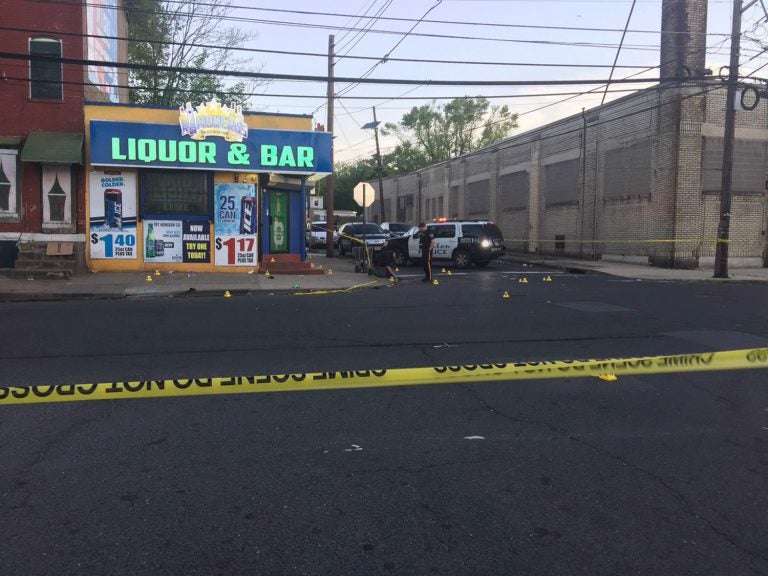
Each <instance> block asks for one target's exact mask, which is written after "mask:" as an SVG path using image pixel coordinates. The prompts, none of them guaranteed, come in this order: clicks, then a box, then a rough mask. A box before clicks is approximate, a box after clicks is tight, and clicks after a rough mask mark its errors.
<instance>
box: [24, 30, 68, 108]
mask: <svg viewBox="0 0 768 576" xmlns="http://www.w3.org/2000/svg"><path fill="white" fill-rule="evenodd" d="M29 55H30V56H46V57H49V58H61V40H54V39H53V38H30V39H29ZM62 74H63V70H62V64H61V62H58V61H49V60H37V59H34V60H30V62H29V96H30V98H40V99H45V100H63V99H64V91H63V87H62V83H61V81H62Z"/></svg>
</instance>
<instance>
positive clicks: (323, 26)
mask: <svg viewBox="0 0 768 576" xmlns="http://www.w3.org/2000/svg"><path fill="white" fill-rule="evenodd" d="M36 1H38V2H47V3H51V2H53V1H54V0H36ZM55 3H56V4H68V5H75V6H97V7H102V8H105V9H113V10H118V9H121V8H115V7H112V6H107V5H103V4H96V3H90V2H71V1H70V2H67V1H65V0H55ZM133 11H134V12H137V13H150V14H160V13H161V12H159V11H157V10H140V9H134V10H133ZM217 19H219V20H222V21H235V22H248V23H253V24H265V25H270V26H272V25H273V26H289V27H300V28H310V29H321V30H334V31H336V30H360V29H359V28H351V27H343V26H342V27H340V26H333V25H328V24H313V23H305V22H290V21H285V20H267V19H263V18H243V17H234V16H221V17H218V18H217ZM363 30H366V29H363ZM368 32H371V33H374V34H386V35H395V36H400V35H402V34H403V32H402V31H398V30H382V29H370V30H368ZM410 35H411V36H418V37H420V38H441V39H449V40H475V41H485V42H502V43H513V44H537V45H553V46H570V47H574V48H605V49H614V48H616V47H617V45H616V44H609V43H598V42H565V41H556V40H528V39H520V38H498V37H491V36H467V35H456V34H436V33H427V32H412V33H411V34H410ZM625 48H626V49H627V50H638V51H656V50H658V47H657V46H656V45H655V44H632V45H627V46H625Z"/></svg>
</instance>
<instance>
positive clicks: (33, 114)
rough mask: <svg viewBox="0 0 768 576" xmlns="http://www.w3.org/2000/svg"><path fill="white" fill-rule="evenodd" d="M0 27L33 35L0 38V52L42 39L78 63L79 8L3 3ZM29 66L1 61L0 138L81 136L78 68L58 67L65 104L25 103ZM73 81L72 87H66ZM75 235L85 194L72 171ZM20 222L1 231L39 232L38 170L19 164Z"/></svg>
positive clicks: (25, 48) (20, 0)
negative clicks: (55, 43) (59, 44)
mask: <svg viewBox="0 0 768 576" xmlns="http://www.w3.org/2000/svg"><path fill="white" fill-rule="evenodd" d="M3 4H4V6H3V15H4V17H3V26H8V27H13V28H23V29H29V30H36V31H37V32H11V31H6V30H4V31H2V33H0V51H2V52H13V53H18V54H28V53H29V39H30V37H47V38H54V39H59V40H61V42H62V55H63V56H64V57H65V58H83V57H84V46H85V44H84V41H83V38H82V37H80V36H73V35H72V34H83V32H84V30H83V12H82V10H83V8H82V6H80V5H78V4H76V3H62V4H58V3H56V2H30V1H27V0H5V1H4V2H3ZM63 33H66V34H63ZM28 78H29V62H28V61H25V60H12V59H0V110H2V123H1V124H0V136H3V137H8V136H11V137H13V136H15V137H20V138H21V139H22V143H23V141H24V139H25V138H26V136H27V134H28V133H29V132H31V131H34V130H45V131H50V132H56V131H61V132H82V131H83V123H84V122H83V86H82V83H83V78H84V75H83V70H82V67H81V66H77V65H71V64H65V65H64V67H63V78H64V82H65V84H64V87H63V92H64V99H63V100H62V101H50V100H32V99H30V98H29V81H28ZM67 82H72V84H67ZM76 172H77V173H76V186H77V196H76V198H77V200H76V202H77V231H78V232H82V231H83V230H84V226H83V224H84V220H85V207H84V206H85V194H84V185H83V172H82V169H80V168H79V167H78V170H77V171H76ZM20 173H21V196H22V198H21V223H18V224H17V223H0V232H40V231H41V222H42V215H41V201H42V199H41V191H40V187H41V182H40V176H41V170H40V166H39V165H38V164H30V163H21V167H20Z"/></svg>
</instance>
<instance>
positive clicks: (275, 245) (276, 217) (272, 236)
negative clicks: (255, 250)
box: [269, 189, 290, 254]
mask: <svg viewBox="0 0 768 576" xmlns="http://www.w3.org/2000/svg"><path fill="white" fill-rule="evenodd" d="M288 211H289V203H288V192H285V191H283V190H274V189H273V190H269V252H270V254H285V253H287V252H288V237H289V234H288V233H289V230H288V223H289V222H290V219H289V214H288Z"/></svg>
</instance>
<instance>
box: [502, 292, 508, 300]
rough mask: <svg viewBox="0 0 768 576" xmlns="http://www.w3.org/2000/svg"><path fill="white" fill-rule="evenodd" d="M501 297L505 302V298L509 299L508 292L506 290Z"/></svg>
mask: <svg viewBox="0 0 768 576" xmlns="http://www.w3.org/2000/svg"><path fill="white" fill-rule="evenodd" d="M501 297H502V298H504V299H505V300H506V299H507V298H509V292H507V291H506V290H504V294H502V296H501Z"/></svg>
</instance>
